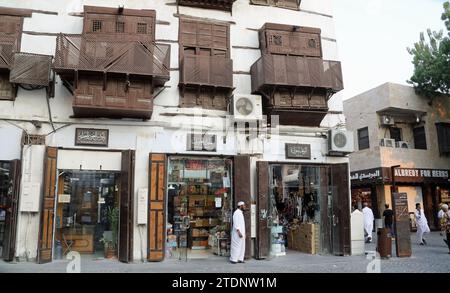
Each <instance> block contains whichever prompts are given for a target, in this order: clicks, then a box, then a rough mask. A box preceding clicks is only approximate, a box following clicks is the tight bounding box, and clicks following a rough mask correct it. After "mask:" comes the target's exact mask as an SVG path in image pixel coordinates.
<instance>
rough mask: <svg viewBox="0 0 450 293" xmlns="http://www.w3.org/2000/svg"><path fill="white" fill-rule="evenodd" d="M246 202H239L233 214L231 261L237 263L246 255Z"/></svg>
mask: <svg viewBox="0 0 450 293" xmlns="http://www.w3.org/2000/svg"><path fill="white" fill-rule="evenodd" d="M244 211H245V203H244V202H243V201H240V202H238V204H237V209H236V211H235V212H234V214H233V229H232V232H231V251H230V262H231V263H232V264H236V263H238V262H240V263H243V262H244V255H245V220H244Z"/></svg>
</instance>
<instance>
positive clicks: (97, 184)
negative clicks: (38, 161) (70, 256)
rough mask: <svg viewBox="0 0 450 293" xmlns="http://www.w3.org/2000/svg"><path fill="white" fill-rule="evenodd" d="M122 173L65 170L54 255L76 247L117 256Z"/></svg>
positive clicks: (59, 190)
mask: <svg viewBox="0 0 450 293" xmlns="http://www.w3.org/2000/svg"><path fill="white" fill-rule="evenodd" d="M119 176H120V175H119V173H117V172H105V171H72V170H64V171H62V172H60V175H59V177H58V197H57V208H56V218H55V226H56V233H55V258H56V259H58V258H59V257H62V255H63V254H66V253H67V252H69V251H71V250H73V251H78V252H80V253H89V254H95V253H96V254H98V257H114V256H115V255H116V254H117V241H118V240H117V239H118V238H117V237H118V229H119V227H118V224H119V186H118V183H119Z"/></svg>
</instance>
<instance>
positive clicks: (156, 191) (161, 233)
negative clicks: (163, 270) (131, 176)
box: [147, 154, 166, 261]
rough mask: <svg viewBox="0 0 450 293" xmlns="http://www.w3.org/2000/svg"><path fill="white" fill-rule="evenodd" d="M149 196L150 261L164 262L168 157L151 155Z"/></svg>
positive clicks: (148, 256)
mask: <svg viewBox="0 0 450 293" xmlns="http://www.w3.org/2000/svg"><path fill="white" fill-rule="evenodd" d="M149 176H150V182H149V195H148V205H149V207H148V210H149V213H148V237H147V238H148V243H147V247H148V251H147V258H148V260H149V261H162V260H163V259H164V251H165V230H166V227H165V226H166V225H165V222H166V219H165V216H166V214H165V197H166V196H165V190H166V188H165V184H166V155H165V154H150V163H149Z"/></svg>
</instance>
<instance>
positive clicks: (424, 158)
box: [344, 83, 450, 228]
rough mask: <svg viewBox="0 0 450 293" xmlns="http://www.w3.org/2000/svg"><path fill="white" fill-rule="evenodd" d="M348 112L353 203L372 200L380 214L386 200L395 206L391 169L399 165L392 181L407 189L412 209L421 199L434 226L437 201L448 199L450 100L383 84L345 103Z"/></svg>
mask: <svg viewBox="0 0 450 293" xmlns="http://www.w3.org/2000/svg"><path fill="white" fill-rule="evenodd" d="M344 114H345V116H346V123H347V127H348V129H349V130H351V131H354V134H355V152H354V153H352V154H351V155H350V170H351V177H352V180H351V181H352V203H353V204H358V203H359V204H361V202H363V201H368V202H371V203H372V208H373V210H374V214H375V217H376V218H381V215H382V213H383V210H384V204H385V203H388V204H390V205H391V186H392V176H391V173H392V172H391V167H393V166H399V167H396V168H395V169H394V170H395V171H394V172H395V177H394V179H395V183H396V184H397V186H398V191H399V192H406V193H408V209H409V212H412V211H414V209H415V203H417V202H420V203H422V204H423V206H424V209H425V214H426V216H427V218H428V222H429V224H430V226H431V227H432V228H436V227H437V219H436V212H437V209H438V205H439V203H440V202H449V201H450V198H449V195H448V192H449V184H450V180H449V173H450V171H449V170H448V169H450V156H449V154H450V152H449V148H450V98H449V97H438V98H435V99H433V101H431V103H430V100H428V99H426V98H424V97H421V96H419V95H417V94H416V93H415V91H414V88H412V87H409V86H404V85H399V84H394V83H385V84H383V85H380V86H378V87H376V88H374V89H371V90H369V91H367V92H365V93H362V94H360V95H358V96H355V97H353V98H350V99H348V100H346V101H344ZM375 203H376V204H375Z"/></svg>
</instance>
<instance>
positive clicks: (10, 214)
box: [2, 160, 21, 261]
mask: <svg viewBox="0 0 450 293" xmlns="http://www.w3.org/2000/svg"><path fill="white" fill-rule="evenodd" d="M20 175H21V163H20V160H13V161H11V164H10V169H9V178H8V182H9V186H8V193H7V197H6V214H5V231H4V238H3V253H2V257H3V260H5V261H12V260H13V259H14V254H15V252H16V231H17V215H18V208H19V191H20Z"/></svg>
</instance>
